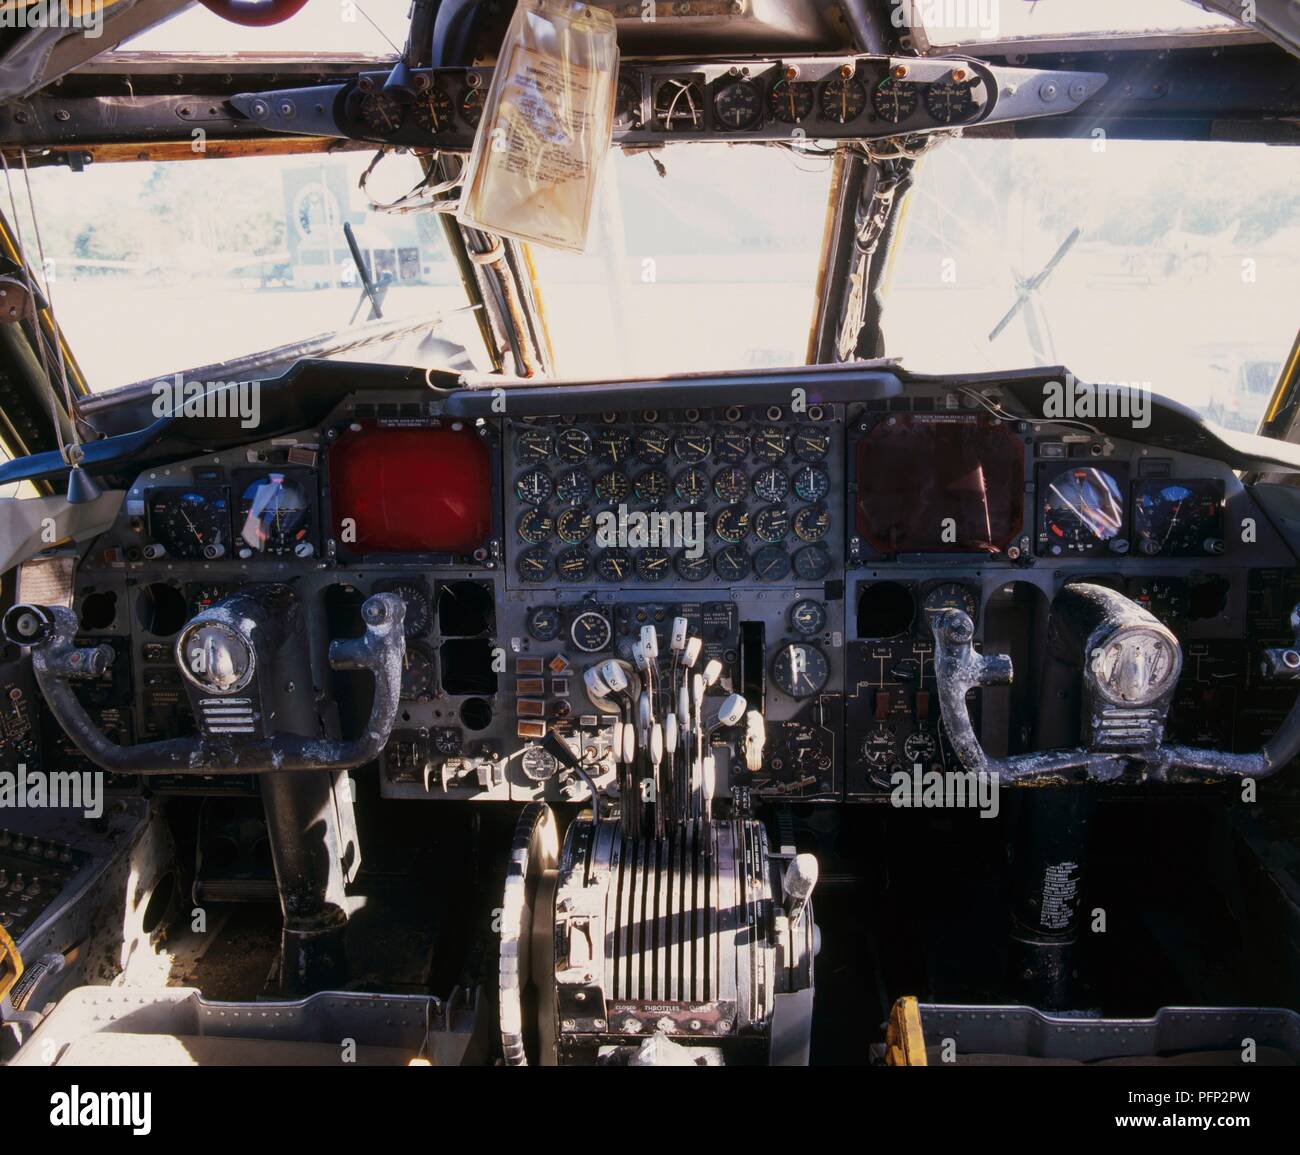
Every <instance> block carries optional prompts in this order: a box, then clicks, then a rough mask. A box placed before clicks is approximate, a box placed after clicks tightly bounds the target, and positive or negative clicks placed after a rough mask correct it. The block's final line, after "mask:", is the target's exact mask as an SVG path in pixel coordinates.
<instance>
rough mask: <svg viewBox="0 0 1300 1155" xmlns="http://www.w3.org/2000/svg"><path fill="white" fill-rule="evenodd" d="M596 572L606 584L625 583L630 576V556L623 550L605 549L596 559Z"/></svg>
mask: <svg viewBox="0 0 1300 1155" xmlns="http://www.w3.org/2000/svg"><path fill="white" fill-rule="evenodd" d="M596 572H597V573H598V574H600V576H601V578H603V579H604V580H605V581H607V582H621V581H627V579H628V578H629V577H631V575H632V556H631V555H630V554H629V553H628V552H627V550H625V549H607V550H605V551H604V552H603V553H602V554H601V555H600V556H599V557H598V558H596Z"/></svg>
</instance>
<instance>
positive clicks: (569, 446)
mask: <svg viewBox="0 0 1300 1155" xmlns="http://www.w3.org/2000/svg"><path fill="white" fill-rule="evenodd" d="M555 452H556V453H558V454H559V455H560V460H561V461H567V462H568V463H569V464H570V465H577V464H578V463H579V462H583V461H586V460H587V458H589V457H590V456H591V438H590V437H589V436H588V435H587V433H586V432H585V430H582V429H574V428H573V427H570V428H568V429H563V430H561V431H560V433H559V435H558V436H557V437H556V438H555Z"/></svg>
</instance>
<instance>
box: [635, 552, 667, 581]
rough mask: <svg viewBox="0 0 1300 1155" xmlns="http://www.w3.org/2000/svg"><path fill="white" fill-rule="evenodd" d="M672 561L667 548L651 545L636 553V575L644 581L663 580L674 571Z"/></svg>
mask: <svg viewBox="0 0 1300 1155" xmlns="http://www.w3.org/2000/svg"><path fill="white" fill-rule="evenodd" d="M671 561H672V559H671V558H670V557H669V556H668V551H667V550H666V549H660V548H659V547H658V546H650V547H648V548H646V549H643V550H641V551H640V552H639V553H638V554H637V555H636V576H637V577H639V578H640V579H641V580H642V581H643V582H661V581H663V580H664V578H666V577H667V576H668V575H669V574H670V573H672V568H673V567H672V565H671Z"/></svg>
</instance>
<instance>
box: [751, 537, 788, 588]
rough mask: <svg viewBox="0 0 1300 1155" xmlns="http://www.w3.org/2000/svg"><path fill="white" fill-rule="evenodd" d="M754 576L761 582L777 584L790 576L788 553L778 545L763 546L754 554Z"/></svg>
mask: <svg viewBox="0 0 1300 1155" xmlns="http://www.w3.org/2000/svg"><path fill="white" fill-rule="evenodd" d="M754 576H755V577H756V578H758V580H759V581H763V582H779V581H782V580H784V579H785V578H787V577H789V576H790V551H789V550H787V549H785V548H784V547H783V546H779V545H765V546H763V547H762V548H761V549H759V550H756V551H755V553H754Z"/></svg>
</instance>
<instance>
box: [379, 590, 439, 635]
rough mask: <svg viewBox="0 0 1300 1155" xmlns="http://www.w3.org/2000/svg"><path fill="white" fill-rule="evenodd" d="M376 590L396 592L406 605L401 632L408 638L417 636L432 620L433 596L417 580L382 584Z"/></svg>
mask: <svg viewBox="0 0 1300 1155" xmlns="http://www.w3.org/2000/svg"><path fill="white" fill-rule="evenodd" d="M378 592H381V593H389V594H396V595H397V596H398V597H399V598H401V599H402V604H403V605H405V606H406V617H405V618H403V619H402V633H403V634H405V635H406V637H408V638H416V637H419V636H420V635H421V634H422V633H424V632H425V630H427V629H428V628H429V626H430V624H431V623H432V622H433V598H432V597H431V596H430V594H429V589H428V587H427V586H424V585H422V584H420V583H419V582H413V581H411V582H395V583H393V584H392V585H384V586H383V587H382V589H380V590H379V591H378Z"/></svg>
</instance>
